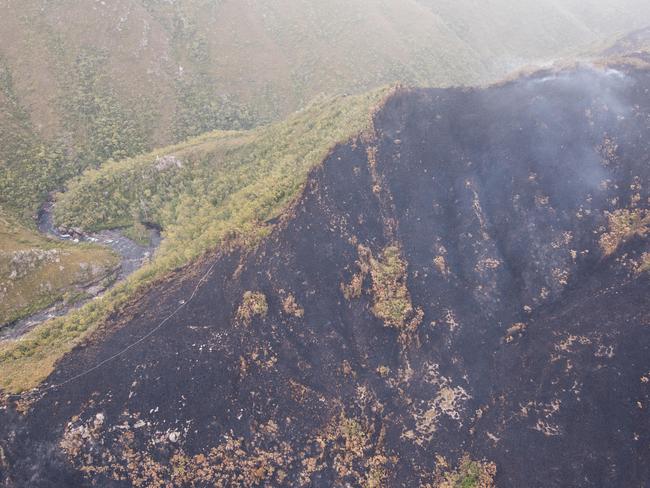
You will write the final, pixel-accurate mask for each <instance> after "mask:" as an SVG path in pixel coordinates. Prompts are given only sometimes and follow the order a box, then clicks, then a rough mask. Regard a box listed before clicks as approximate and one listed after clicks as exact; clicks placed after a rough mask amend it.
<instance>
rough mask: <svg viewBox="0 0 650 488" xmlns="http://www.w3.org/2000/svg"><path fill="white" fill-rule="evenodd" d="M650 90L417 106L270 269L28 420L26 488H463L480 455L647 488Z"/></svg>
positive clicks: (522, 87) (159, 313) (318, 171)
mask: <svg viewBox="0 0 650 488" xmlns="http://www.w3.org/2000/svg"><path fill="white" fill-rule="evenodd" d="M648 89H650V71H648V70H647V69H641V68H633V67H630V66H627V65H620V66H613V67H612V66H610V67H604V68H597V69H596V68H591V67H578V68H575V69H572V70H567V71H563V72H553V71H549V72H543V73H538V74H536V75H534V76H532V77H526V78H522V79H519V80H516V81H513V82H509V83H505V84H502V85H499V86H495V87H492V88H489V89H482V90H480V89H446V90H443V89H436V90H400V91H398V92H397V93H396V94H395V95H393V96H392V97H391V98H390V99H388V101H387V102H386V103H385V104H384V106H383V108H382V109H381V110H380V111H379V112H378V113H377V114H376V115H375V117H374V123H373V130H372V131H371V132H366V133H365V134H364V135H363V136H360V137H358V138H356V139H354V140H353V141H351V142H349V143H346V144H341V145H339V146H338V147H337V148H336V149H335V150H333V151H332V152H331V153H330V154H329V155H328V156H327V158H326V159H325V161H324V162H323V164H322V165H321V166H319V167H317V168H315V169H313V170H312V172H311V173H310V175H309V182H308V184H307V186H306V188H305V189H304V191H303V192H302V196H301V198H300V199H299V200H298V201H296V202H295V203H294V204H293V205H292V207H291V211H289V212H286V213H284V214H283V215H282V217H281V219H280V220H279V221H278V222H275V227H274V230H273V232H272V233H271V234H270V235H269V236H268V237H267V238H265V239H264V240H262V241H260V242H259V244H258V245H257V246H256V247H255V248H254V249H252V250H251V249H250V248H247V247H238V246H234V247H228V248H222V249H221V250H220V251H219V252H218V253H216V254H214V255H209V256H206V258H205V259H204V260H203V261H201V262H199V263H197V264H196V265H194V266H193V267H192V268H190V269H188V270H185V271H183V272H181V273H179V274H178V275H177V279H175V280H171V281H168V282H167V283H163V284H160V285H158V286H156V287H154V288H152V289H150V290H149V291H148V292H147V293H146V294H145V295H144V296H143V297H142V298H141V300H140V301H139V302H137V303H133V304H132V305H131V306H130V307H129V308H128V309H125V310H122V311H120V312H116V313H115V314H114V315H113V316H112V317H111V319H110V321H109V323H108V324H107V325H106V327H104V328H103V329H102V334H101V335H98V336H96V338H95V340H94V341H92V342H90V343H88V344H87V345H86V347H83V348H77V349H75V350H74V351H72V352H71V353H70V354H69V355H67V356H66V357H65V358H64V359H63V360H62V361H60V362H59V363H58V364H57V366H56V370H55V372H54V373H53V374H52V375H51V376H50V377H49V378H48V381H47V384H48V385H50V387H49V388H48V389H43V390H42V391H41V392H40V393H38V392H37V393H35V394H34V395H33V396H29V395H27V396H26V397H25V399H31V409H29V410H28V411H27V412H26V413H25V414H24V415H20V414H17V413H15V412H14V409H13V406H12V400H14V399H15V398H9V399H8V402H7V403H8V405H7V407H6V408H5V409H4V410H3V411H2V412H0V415H1V418H0V420H1V422H0V426H1V427H0V429H2V430H1V431H0V432H1V433H2V435H0V439H2V440H1V441H0V445H2V451H1V452H2V456H1V457H0V460H1V464H0V466H1V468H0V469H3V474H4V476H5V480H6V482H5V483H6V484H8V485H11V484H12V483H14V484H17V485H19V486H21V483H23V484H24V482H25V481H24V480H26V479H29V480H30V486H66V484H67V485H71V484H72V485H75V486H77V485H79V486H83V484H84V483H85V484H87V485H91V484H93V483H94V484H96V485H99V486H134V485H135V486H166V485H168V484H170V483H172V484H173V485H175V486H214V485H217V486H367V487H377V486H439V484H440V482H441V481H442V479H443V478H444V477H445V471H446V470H447V469H449V466H450V465H451V466H453V465H455V464H456V460H458V459H459V458H460V457H461V455H462V454H463V453H464V452H468V453H469V454H470V455H471V457H472V458H474V459H478V460H483V459H485V460H489V461H493V462H494V463H495V465H496V467H497V475H496V483H497V486H499V487H513V488H514V487H522V486H527V487H545V488H548V487H561V486H576V487H596V486H599V487H600V486H605V487H618V486H643V485H644V483H645V482H646V480H647V479H648V478H649V477H650V472H649V468H648V465H647V463H646V460H647V456H648V454H649V452H648V445H649V442H650V430H649V429H648V426H649V425H650V422H649V420H650V419H649V418H648V413H647V412H648V407H649V406H650V404H649V402H650V391H649V390H648V388H649V386H648V385H649V384H650V376H649V375H650V361H649V360H648V358H649V357H650V356H649V354H648V353H649V352H650V351H649V348H650V332H649V331H650V328H649V327H648V326H649V325H650V302H648V300H647V293H648V287H649V285H650V282H649V277H648V274H647V270H648V269H649V267H650V259H649V257H648V256H649V255H650V254H649V253H650V241H648V232H649V231H650V229H649V225H650V216H649V215H650V214H649V212H650V200H649V198H650V193H649V192H648V184H649V182H650V165H649V164H648V163H649V161H648V154H650V151H649V149H650V148H649V147H648V145H649V141H650V138H649V137H648V127H649V125H648V121H649V120H650V100H649V99H648V97H647V90H648ZM179 304H180V306H179ZM23 406H24V405H23ZM461 472H462V473H465V474H464V475H462V476H465V481H466V482H467V483H474V484H473V485H472V484H469V485H468V486H476V482H477V478H479V477H483V481H484V482H485V483H487V479H488V478H489V477H490V476H491V473H492V472H493V467H492V465H491V464H489V463H483V464H474V465H471V466H470V468H467V467H466V468H465V470H464V471H463V470H461ZM462 473H461V474H462ZM447 486H448V485H447ZM486 486H488V485H487V484H486Z"/></svg>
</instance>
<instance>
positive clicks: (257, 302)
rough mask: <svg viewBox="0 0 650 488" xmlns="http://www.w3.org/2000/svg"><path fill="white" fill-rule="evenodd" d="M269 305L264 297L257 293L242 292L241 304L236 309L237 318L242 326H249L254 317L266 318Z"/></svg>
mask: <svg viewBox="0 0 650 488" xmlns="http://www.w3.org/2000/svg"><path fill="white" fill-rule="evenodd" d="M268 311H269V305H268V303H267V302H266V295H264V293H261V292H258V291H247V292H244V296H243V298H242V302H241V304H240V305H239V308H238V309H237V318H238V319H239V320H241V321H242V322H243V323H244V324H246V325H250V324H251V322H252V321H253V318H254V317H266V314H267V313H268Z"/></svg>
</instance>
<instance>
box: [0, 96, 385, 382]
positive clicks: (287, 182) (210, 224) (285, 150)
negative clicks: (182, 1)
mask: <svg viewBox="0 0 650 488" xmlns="http://www.w3.org/2000/svg"><path fill="white" fill-rule="evenodd" d="M388 93H389V90H388V89H380V90H376V91H374V92H370V93H367V94H363V95H357V96H347V97H343V96H340V97H336V98H335V99H323V100H320V101H319V102H315V103H314V104H312V105H310V106H309V107H308V108H306V109H305V110H303V111H300V112H297V113H295V114H294V115H292V116H291V117H289V118H288V119H287V120H285V121H283V122H280V123H276V124H273V125H269V126H265V127H260V128H258V129H255V130H252V131H249V132H219V131H217V132H214V133H208V134H205V135H203V136H201V137H198V138H194V139H190V140H188V141H186V142H185V143H182V144H180V145H177V146H173V147H169V148H163V149H161V150H158V151H156V152H154V153H151V154H147V155H143V156H139V157H137V158H133V159H127V160H123V161H120V162H111V163H108V164H106V165H104V166H102V168H101V169H99V170H93V171H89V172H87V173H85V174H84V175H83V177H81V178H79V179H78V180H77V181H75V182H73V183H72V184H71V185H70V186H71V188H70V190H69V192H68V193H66V194H63V195H62V196H59V199H58V202H57V205H56V207H55V213H56V214H59V216H60V217H61V218H62V219H63V221H64V223H66V224H68V225H72V226H73V227H85V228H86V230H100V229H103V228H106V227H109V228H112V227H115V226H130V228H129V229H128V233H129V234H132V233H134V231H136V230H137V229H138V228H142V226H143V224H148V225H154V226H157V227H163V228H164V229H163V237H164V240H163V242H162V244H161V247H160V249H159V250H158V252H157V253H156V255H155V257H154V260H153V261H152V262H151V263H149V264H147V265H145V266H143V267H142V268H141V269H139V270H138V271H137V272H136V273H135V274H133V275H131V276H129V278H128V280H126V281H125V282H123V283H121V284H119V285H118V286H116V287H115V288H113V289H112V290H111V291H110V292H109V293H108V294H106V295H105V296H104V297H103V298H102V299H101V300H94V301H92V302H91V303H88V304H87V305H86V306H84V307H83V308H81V309H80V310H78V311H75V312H74V313H72V314H70V315H68V316H66V317H64V318H60V319H56V320H51V321H48V322H45V323H43V324H42V325H40V326H39V327H37V328H36V329H34V330H33V331H31V332H30V333H29V334H27V335H25V336H24V337H22V338H21V340H20V341H17V342H9V343H0V387H2V388H3V389H9V390H23V389H26V388H31V387H32V386H34V385H35V384H38V382H40V381H42V380H43V379H44V378H45V377H46V376H48V375H49V373H50V372H51V369H52V364H53V363H54V362H55V361H56V360H57V359H58V358H60V357H61V355H63V354H64V353H66V352H67V351H69V350H70V349H71V348H72V347H73V346H74V345H75V344H78V343H79V341H80V340H82V339H83V338H84V337H85V336H86V335H87V334H88V333H89V332H91V331H94V330H96V329H97V327H98V326H99V325H100V324H101V323H102V322H103V321H104V320H105V319H106V318H107V317H109V316H110V315H111V314H112V313H114V312H115V311H116V310H119V309H121V308H123V307H124V306H125V305H126V304H127V303H128V302H129V301H130V300H132V299H134V296H136V295H137V293H138V292H141V291H142V290H143V289H144V288H146V287H147V286H150V285H151V284H152V283H154V282H156V281H159V280H161V279H163V278H164V277H165V276H166V275H167V274H169V273H170V272H173V271H174V270H175V269H177V268H178V267H180V266H183V265H186V264H187V263H188V262H190V261H192V260H195V259H197V258H199V257H201V255H202V254H204V253H205V252H206V251H212V250H214V249H215V248H216V247H228V246H230V245H232V244H233V243H236V244H247V245H253V244H255V243H256V242H258V241H259V240H260V239H261V238H263V237H264V236H266V235H268V233H269V232H270V230H271V228H272V225H271V224H272V222H273V221H274V219H276V218H277V217H278V215H280V214H281V213H282V212H283V211H284V209H285V208H286V207H287V205H289V204H290V203H291V202H292V201H293V200H294V199H295V198H296V197H297V196H298V195H299V193H300V189H301V188H302V187H303V185H304V184H305V181H306V178H307V174H308V172H309V171H310V169H311V168H313V167H314V166H316V165H318V164H319V163H320V162H322V160H323V158H325V157H326V156H327V154H328V151H329V150H330V149H331V148H332V147H333V146H334V145H335V144H338V143H342V142H345V141H347V140H349V138H350V137H352V136H355V135H357V134H359V133H361V132H363V131H364V130H365V129H366V128H367V127H369V125H370V123H371V113H372V111H373V107H375V106H377V104H379V103H380V102H381V100H382V99H383V98H384V97H385V96H387V94H388ZM77 231H79V229H77Z"/></svg>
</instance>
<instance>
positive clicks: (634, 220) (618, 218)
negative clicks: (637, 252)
mask: <svg viewBox="0 0 650 488" xmlns="http://www.w3.org/2000/svg"><path fill="white" fill-rule="evenodd" d="M607 217H608V221H609V222H608V223H609V229H608V230H607V232H605V233H604V234H603V235H601V236H600V247H601V249H602V250H603V253H604V254H605V256H609V255H610V254H612V253H613V252H614V251H616V249H618V246H620V245H621V244H622V243H624V242H625V241H627V240H629V239H631V238H632V237H634V236H639V237H645V236H646V235H647V234H648V232H650V212H646V211H645V210H639V209H632V210H630V209H626V208H623V209H618V210H615V211H614V212H611V213H608V214H607Z"/></svg>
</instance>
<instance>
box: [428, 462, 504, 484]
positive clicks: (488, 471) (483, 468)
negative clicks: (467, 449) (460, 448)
mask: <svg viewBox="0 0 650 488" xmlns="http://www.w3.org/2000/svg"><path fill="white" fill-rule="evenodd" d="M496 472H497V469H496V465H495V464H494V463H489V462H485V461H484V462H481V461H473V460H472V459H470V457H469V456H468V455H464V456H463V457H462V458H461V460H460V465H459V467H458V468H457V469H456V470H455V471H452V472H450V473H447V474H446V475H445V476H444V480H443V481H442V482H441V483H439V484H438V485H437V487H438V488H494V477H495V475H496Z"/></svg>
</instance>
